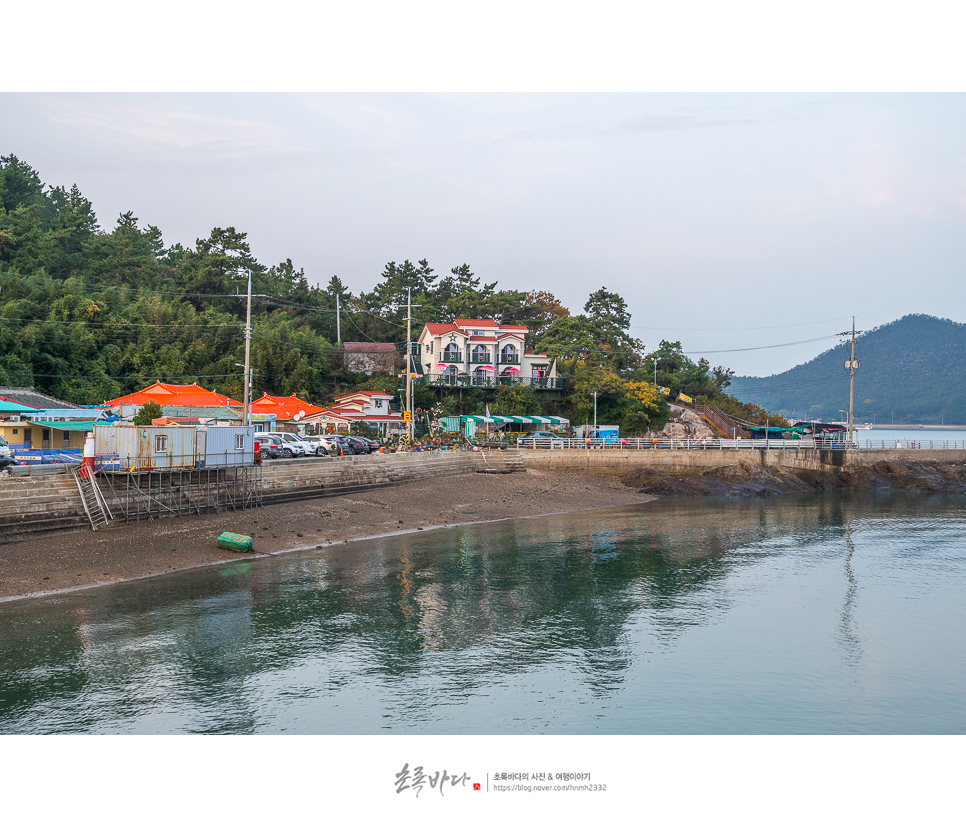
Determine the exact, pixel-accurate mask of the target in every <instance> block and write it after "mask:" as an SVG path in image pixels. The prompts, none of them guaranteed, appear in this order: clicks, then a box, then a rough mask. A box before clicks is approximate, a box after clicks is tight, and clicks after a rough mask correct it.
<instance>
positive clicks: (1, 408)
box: [0, 400, 43, 414]
mask: <svg viewBox="0 0 966 834" xmlns="http://www.w3.org/2000/svg"><path fill="white" fill-rule="evenodd" d="M35 411H43V409H42V408H31V407H30V406H29V405H20V403H12V402H10V401H9V400H0V412H2V413H3V414H18V413H19V414H30V413H32V412H35Z"/></svg>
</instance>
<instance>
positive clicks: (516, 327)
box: [500, 324, 530, 331]
mask: <svg viewBox="0 0 966 834" xmlns="http://www.w3.org/2000/svg"><path fill="white" fill-rule="evenodd" d="M500 330H528V331H529V330H530V328H529V327H526V326H524V325H522V324H501V325H500Z"/></svg>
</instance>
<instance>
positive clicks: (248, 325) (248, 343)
mask: <svg viewBox="0 0 966 834" xmlns="http://www.w3.org/2000/svg"><path fill="white" fill-rule="evenodd" d="M251 357H252V271H251V270H250V269H249V270H248V312H247V313H246V314H245V399H244V404H245V412H244V417H243V420H242V425H243V426H248V425H251V421H250V418H249V412H250V410H251V394H250V391H251Z"/></svg>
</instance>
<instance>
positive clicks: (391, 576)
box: [0, 494, 966, 735]
mask: <svg viewBox="0 0 966 834" xmlns="http://www.w3.org/2000/svg"><path fill="white" fill-rule="evenodd" d="M964 510H966V501H964V499H963V498H961V497H927V496H912V495H907V494H902V495H892V496H879V497H868V496H844V495H839V494H823V495H809V496H787V497H782V498H774V499H767V500H735V499H700V498H687V499H661V500H657V501H653V502H650V503H647V504H641V505H637V506H631V507H622V508H614V509H609V510H595V511H585V512H575V513H568V514H561V515H553V516H545V517H540V518H532V519H523V520H517V521H506V522H496V523H488V524H471V525H464V526H460V527H453V528H447V529H437V530H428V531H424V532H419V533H412V534H407V535H399V536H392V537H385V538H379V539H370V540H366V541H359V542H354V543H349V544H342V545H338V546H330V547H326V548H324V549H318V550H310V551H306V552H303V553H298V554H293V555H289V556H281V557H271V558H265V559H255V560H249V561H239V562H234V563H230V564H225V565H221V566H217V567H209V568H204V569H199V570H193V571H187V572H183V573H179V574H174V575H170V576H167V577H164V578H157V579H152V580H144V581H137V582H130V583H122V584H117V585H113V586H109V587H103V588H100V589H96V590H86V591H78V592H73V593H69V594H61V595H55V596H49V597H44V598H39V599H30V600H19V601H13V602H8V603H4V604H2V605H0V732H3V733H325V734H387V735H388V734H439V733H442V734H464V733H465V734H509V733H512V734H568V733H570V734H576V733H581V734H605V733H606V734H645V733H647V734H650V733H697V734H726V733H727V734H730V733H743V734H751V733H809V734H819V733H838V734H843V733H844V734H864V733H908V734H913V733H915V734H918V733H927V734H961V733H963V732H966V699H964V698H963V692H964V691H966V629H964V628H963V609H964V602H966V515H964Z"/></svg>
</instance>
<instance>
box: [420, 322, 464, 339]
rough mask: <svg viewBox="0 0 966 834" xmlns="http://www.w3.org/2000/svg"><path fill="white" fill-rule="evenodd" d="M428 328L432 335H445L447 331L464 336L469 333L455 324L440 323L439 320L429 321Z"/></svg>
mask: <svg viewBox="0 0 966 834" xmlns="http://www.w3.org/2000/svg"><path fill="white" fill-rule="evenodd" d="M426 329H427V330H428V331H429V333H430V335H432V336H445V335H446V334H447V333H459V334H460V335H462V336H466V335H468V334H466V333H464V332H463V331H462V330H460V329H459V327H458V326H457V325H455V324H440V323H438V322H428V323H427V324H426Z"/></svg>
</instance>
